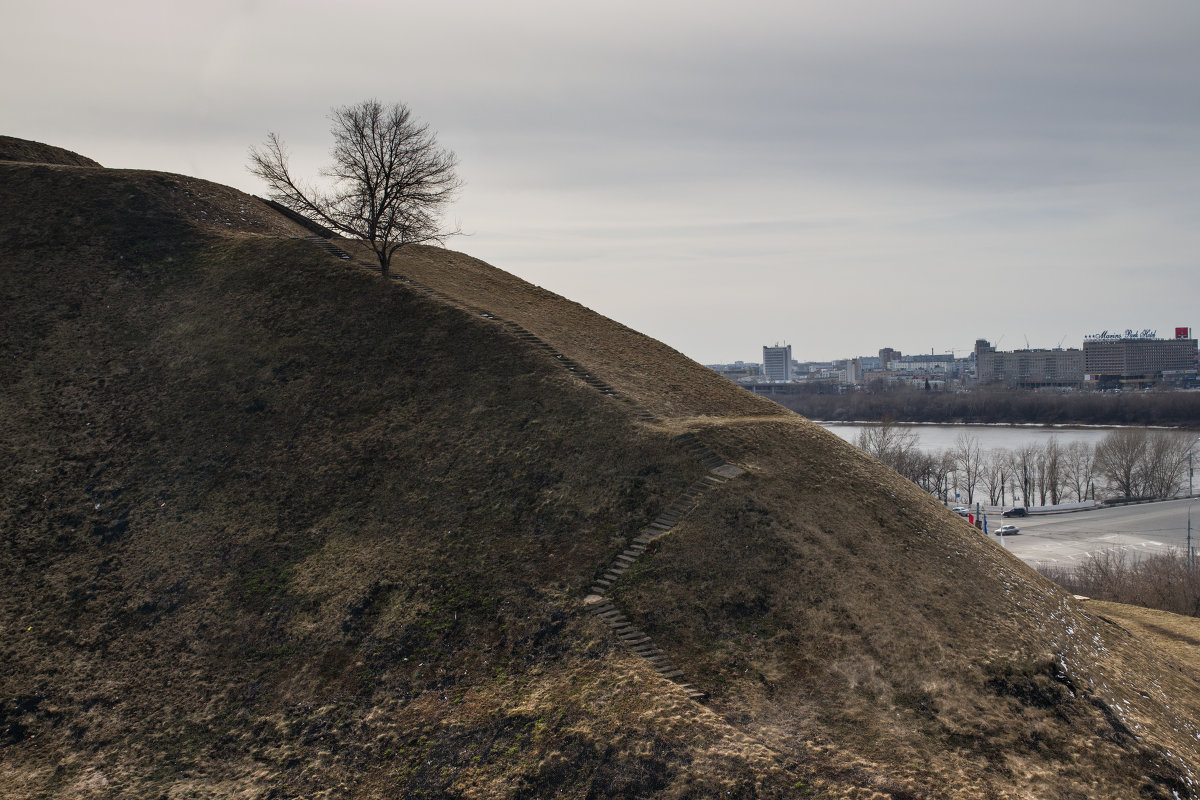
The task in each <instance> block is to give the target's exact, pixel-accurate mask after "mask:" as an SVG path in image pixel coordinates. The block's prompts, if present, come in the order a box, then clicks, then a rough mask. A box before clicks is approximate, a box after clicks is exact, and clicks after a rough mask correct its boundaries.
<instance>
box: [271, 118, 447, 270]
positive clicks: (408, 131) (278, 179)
mask: <svg viewBox="0 0 1200 800" xmlns="http://www.w3.org/2000/svg"><path fill="white" fill-rule="evenodd" d="M330 119H331V120H332V121H333V126H332V130H331V132H332V133H333V149H332V151H331V153H330V155H331V156H332V157H333V165H332V166H330V167H327V168H325V169H323V170H322V171H321V174H322V175H323V176H324V177H325V178H327V179H328V180H329V181H330V187H329V189H327V190H321V189H318V188H315V187H313V186H309V185H305V184H302V183H301V182H300V181H299V180H298V179H297V178H296V177H295V176H293V175H292V173H291V170H290V169H289V167H288V154H287V151H286V150H285V149H284V146H283V142H282V141H281V140H280V138H279V137H278V136H276V135H275V134H274V133H269V134H268V135H267V141H266V144H265V146H264V148H263V149H262V150H260V149H258V148H257V147H252V148H250V171H251V172H253V173H254V174H255V175H257V176H258V177H260V178H262V179H263V180H264V181H266V183H267V186H268V187H269V188H270V196H271V199H272V200H275V201H276V202H278V203H281V204H282V205H284V206H287V207H288V208H290V209H291V210H293V211H295V212H296V213H298V214H301V215H303V216H305V217H308V218H309V219H311V220H314V221H316V222H319V223H321V224H323V225H327V226H328V227H330V228H332V229H334V230H335V231H337V232H339V233H342V234H345V235H347V236H350V237H353V238H356V239H362V240H364V241H366V242H367V243H368V244H370V245H371V249H372V250H373V251H374V252H375V257H376V258H377V259H378V260H379V271H380V273H382V274H383V275H384V276H385V277H386V276H387V274H388V267H389V266H390V264H391V261H392V256H393V255H394V254H395V252H396V250H398V249H399V248H401V247H403V246H404V245H406V244H416V243H421V242H443V241H444V240H445V239H446V237H447V236H450V235H453V234H455V233H458V231H457V230H452V231H447V230H444V229H443V228H442V227H441V223H440V219H441V214H442V211H443V209H444V208H445V207H446V206H447V205H448V204H449V203H450V202H451V201H452V200H453V199H454V196H455V195H456V194H457V192H458V190H459V188H461V186H462V184H461V182H460V181H459V179H458V175H457V174H456V172H455V168H456V167H457V166H458V158H457V157H456V156H455V155H454V153H453V152H451V151H449V150H445V149H443V148H441V147H439V146H438V144H437V139H436V137H435V136H434V134H433V132H432V131H430V130H429V126H428V125H426V124H424V123H421V122H418V121H417V120H416V118H414V117H413V115H412V112H411V111H409V109H408V107H407V106H405V105H404V104H403V103H396V104H394V105H392V106H387V107H385V106H383V105H382V104H381V103H379V101H377V100H366V101H364V102H361V103H357V104H355V105H352V106H342V107H340V108H335V109H333V111H332V113H331V115H330Z"/></svg>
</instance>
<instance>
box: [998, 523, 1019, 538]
mask: <svg viewBox="0 0 1200 800" xmlns="http://www.w3.org/2000/svg"><path fill="white" fill-rule="evenodd" d="M1020 532H1021V529H1020V528H1018V527H1017V526H1016V525H1001V526H1000V527H999V528H997V529H996V535H997V536H1005V535H1009V534H1014V533H1020Z"/></svg>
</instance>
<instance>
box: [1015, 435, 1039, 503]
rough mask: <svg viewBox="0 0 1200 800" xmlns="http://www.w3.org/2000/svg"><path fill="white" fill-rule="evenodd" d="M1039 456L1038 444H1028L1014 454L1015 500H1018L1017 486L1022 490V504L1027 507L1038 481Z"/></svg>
mask: <svg viewBox="0 0 1200 800" xmlns="http://www.w3.org/2000/svg"><path fill="white" fill-rule="evenodd" d="M1037 456H1038V446H1037V445H1034V444H1027V445H1025V446H1024V447H1021V448H1019V449H1017V450H1015V451H1014V452H1013V454H1012V470H1013V481H1014V484H1015V485H1014V488H1013V502H1016V499H1017V495H1016V489H1017V487H1019V488H1020V490H1021V504H1022V505H1024V506H1025V507H1026V508H1028V507H1029V505H1030V503H1029V499H1030V495H1032V494H1033V490H1034V487H1035V485H1036V483H1037Z"/></svg>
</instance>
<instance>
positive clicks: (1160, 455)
mask: <svg viewBox="0 0 1200 800" xmlns="http://www.w3.org/2000/svg"><path fill="white" fill-rule="evenodd" d="M1195 442H1196V435H1195V434H1194V433H1190V432H1180V431H1163V430H1154V431H1152V430H1147V429H1145V428H1122V429H1119V430H1115V431H1113V432H1111V433H1109V434H1108V435H1107V436H1106V437H1105V438H1104V439H1103V440H1102V441H1101V442H1100V443H1099V444H1097V445H1096V446H1094V447H1093V446H1092V445H1090V444H1087V443H1086V442H1071V443H1070V444H1066V445H1064V444H1062V443H1060V442H1059V441H1058V439H1057V438H1056V437H1053V436H1051V437H1050V438H1049V439H1048V440H1046V441H1045V442H1043V443H1040V444H1029V445H1026V446H1024V447H1021V448H1019V449H1016V450H1009V449H1006V448H1000V449H996V450H988V451H985V450H984V449H983V446H982V444H981V443H980V441H979V439H978V437H976V436H973V435H971V434H970V433H968V432H963V433H961V434H960V435H959V436H958V439H957V440H956V441H955V443H954V445H953V446H952V447H950V448H949V449H947V450H943V451H941V452H937V453H928V452H924V451H922V450H921V449H920V447H919V444H918V439H917V435H916V434H915V433H914V432H913V431H912V430H911V429H909V428H907V427H905V426H902V425H898V424H896V422H895V421H894V420H891V419H886V418H885V419H884V420H883V421H882V422H881V423H880V424H878V425H873V426H871V427H866V428H863V429H862V430H861V431H860V432H859V435H858V439H857V441H856V442H855V443H856V444H857V445H858V447H859V448H860V449H862V450H864V451H865V452H866V453H867V454H869V455H871V456H874V457H875V458H877V459H879V460H880V461H882V462H883V463H884V464H887V465H888V466H889V467H891V468H892V469H894V470H896V471H897V472H899V473H900V474H901V475H903V476H905V477H906V478H908V479H909V480H911V481H913V482H914V483H916V484H917V485H919V486H921V487H922V488H924V489H925V490H926V491H928V492H930V493H932V494H934V495H936V496H937V497H939V498H941V499H942V500H946V499H947V498H948V497H950V496H952V495H954V494H958V495H959V497H960V499H962V500H963V501H964V502H965V503H967V504H971V503H973V502H975V499H976V496H977V495H978V497H979V499H980V502H984V500H983V498H985V497H986V502H987V503H988V504H989V505H992V506H1003V505H1007V504H1009V503H1010V502H1011V503H1012V504H1014V505H1016V504H1018V503H1020V504H1023V505H1026V506H1031V505H1039V506H1045V505H1058V504H1060V503H1067V502H1082V501H1084V500H1087V499H1089V498H1091V499H1095V498H1096V497H1097V492H1101V493H1102V494H1101V496H1105V495H1107V496H1110V497H1156V498H1158V497H1173V496H1175V495H1177V494H1179V493H1180V492H1181V491H1182V490H1184V489H1186V488H1187V487H1188V479H1189V470H1190V469H1191V465H1190V461H1189V457H1190V455H1191V453H1192V446H1193V444H1194V443H1195Z"/></svg>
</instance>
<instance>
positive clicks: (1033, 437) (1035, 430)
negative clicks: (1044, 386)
mask: <svg viewBox="0 0 1200 800" xmlns="http://www.w3.org/2000/svg"><path fill="white" fill-rule="evenodd" d="M818 424H819V425H820V426H821V427H823V428H825V429H826V430H828V431H829V432H830V433H834V434H837V435H838V436H840V437H841V438H843V439H845V440H846V441H848V442H850V443H851V444H854V443H855V440H857V439H858V433H859V431H861V430H862V429H863V428H866V427H872V426H869V425H862V424H857V423H851V422H821V423H818ZM896 427H898V428H904V429H905V430H910V431H912V432H913V433H915V434H916V435H917V446H918V447H920V448H921V449H922V450H924V451H926V452H933V453H936V452H938V451H940V450H948V449H950V448H951V447H953V446H954V443H955V441H956V440H957V439H958V437H959V436H960V435H961V434H963V433H967V434H969V435H971V436H974V437H975V438H976V439H978V440H979V444H980V446H981V447H982V448H983V450H984V452H987V451H989V450H998V449H1000V448H1004V449H1006V450H1019V449H1020V448H1022V447H1024V446H1025V445H1028V444H1035V445H1041V444H1044V443H1045V442H1046V441H1047V440H1048V439H1050V437H1054V438H1056V439H1057V440H1058V443H1059V444H1060V445H1063V446H1066V445H1068V444H1071V443H1072V442H1086V443H1087V444H1090V445H1092V446H1095V445H1096V444H1098V443H1099V442H1100V441H1101V440H1102V439H1103V438H1104V437H1105V436H1107V435H1108V434H1109V433H1110V432H1111V431H1114V430H1117V429H1116V428H1101V427H1080V426H1065V425H1064V426H1055V425H950V424H944V423H932V422H931V423H896Z"/></svg>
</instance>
